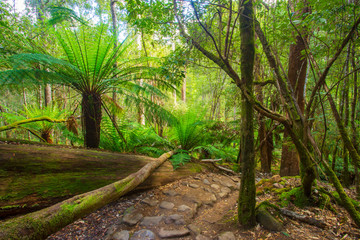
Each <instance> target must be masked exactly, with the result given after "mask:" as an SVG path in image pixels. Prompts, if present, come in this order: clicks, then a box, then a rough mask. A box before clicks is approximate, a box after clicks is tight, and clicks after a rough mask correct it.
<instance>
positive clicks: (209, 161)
mask: <svg viewBox="0 0 360 240" xmlns="http://www.w3.org/2000/svg"><path fill="white" fill-rule="evenodd" d="M221 160H222V159H221V158H220V159H203V160H201V162H204V163H212V165H213V166H214V167H216V168H218V169H220V170H222V171H225V172H227V173H231V174H233V175H236V172H234V171H233V170H231V169H228V168H226V167H223V166H220V165H217V164H216V162H219V161H221Z"/></svg>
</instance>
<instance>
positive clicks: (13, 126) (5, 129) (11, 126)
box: [0, 117, 67, 132]
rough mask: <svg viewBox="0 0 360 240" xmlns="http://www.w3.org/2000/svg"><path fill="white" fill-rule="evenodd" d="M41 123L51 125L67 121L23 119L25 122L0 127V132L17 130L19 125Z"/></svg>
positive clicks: (40, 118) (44, 118) (46, 118)
mask: <svg viewBox="0 0 360 240" xmlns="http://www.w3.org/2000/svg"><path fill="white" fill-rule="evenodd" d="M41 121H46V122H52V123H62V122H67V120H65V119H52V118H49V117H38V118H29V119H25V120H21V121H18V122H14V123H11V124H9V125H6V126H2V127H0V132H2V131H7V130H10V129H14V128H17V127H19V126H20V125H23V124H26V123H32V122H41Z"/></svg>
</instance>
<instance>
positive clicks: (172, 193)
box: [163, 189, 179, 197]
mask: <svg viewBox="0 0 360 240" xmlns="http://www.w3.org/2000/svg"><path fill="white" fill-rule="evenodd" d="M163 193H164V194H165V195H166V196H170V197H174V196H176V195H179V194H178V193H177V192H176V191H174V190H171V189H170V190H164V191H163Z"/></svg>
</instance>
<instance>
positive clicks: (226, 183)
mask: <svg viewBox="0 0 360 240" xmlns="http://www.w3.org/2000/svg"><path fill="white" fill-rule="evenodd" d="M221 185H223V186H225V187H228V188H230V189H232V190H235V188H236V185H235V184H234V182H233V181H231V180H230V179H228V180H225V181H222V182H221Z"/></svg>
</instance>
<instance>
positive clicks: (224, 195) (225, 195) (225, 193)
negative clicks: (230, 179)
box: [219, 192, 229, 198]
mask: <svg viewBox="0 0 360 240" xmlns="http://www.w3.org/2000/svg"><path fill="white" fill-rule="evenodd" d="M228 195H229V193H228V192H219V197H221V198H224V197H227V196H228Z"/></svg>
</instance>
